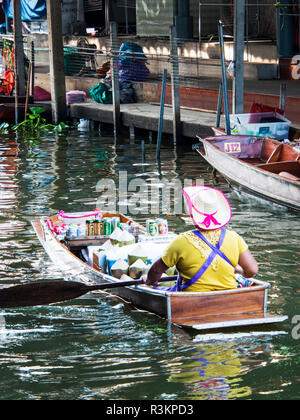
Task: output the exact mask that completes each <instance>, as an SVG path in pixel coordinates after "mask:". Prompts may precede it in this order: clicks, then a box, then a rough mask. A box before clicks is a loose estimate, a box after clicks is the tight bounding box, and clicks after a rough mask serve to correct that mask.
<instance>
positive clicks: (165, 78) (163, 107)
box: [156, 69, 167, 160]
mask: <svg viewBox="0 0 300 420" xmlns="http://www.w3.org/2000/svg"><path fill="white" fill-rule="evenodd" d="M166 84H167V69H164V72H163V80H162V88H161V100H160V118H159V126H158V134H157V147H156V160H159V158H160V147H161V140H162V129H163V123H164V110H165V97H166Z"/></svg>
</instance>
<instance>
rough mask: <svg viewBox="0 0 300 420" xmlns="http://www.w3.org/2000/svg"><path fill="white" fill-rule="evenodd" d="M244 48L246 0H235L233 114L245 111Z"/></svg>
mask: <svg viewBox="0 0 300 420" xmlns="http://www.w3.org/2000/svg"><path fill="white" fill-rule="evenodd" d="M244 49H245V0H238V1H235V6H234V62H235V77H234V81H233V114H243V113H244V88H245V85H244Z"/></svg>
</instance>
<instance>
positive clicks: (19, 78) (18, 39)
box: [13, 0, 26, 124]
mask: <svg viewBox="0 0 300 420" xmlns="http://www.w3.org/2000/svg"><path fill="white" fill-rule="evenodd" d="M13 13H14V43H15V123H16V124H18V122H19V96H25V84H26V83H25V67H24V45H23V35H22V19H21V3H20V1H19V0H13Z"/></svg>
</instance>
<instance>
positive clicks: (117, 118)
mask: <svg viewBox="0 0 300 420" xmlns="http://www.w3.org/2000/svg"><path fill="white" fill-rule="evenodd" d="M110 42H111V73H112V75H111V77H112V93H113V119H114V134H115V136H117V135H118V134H119V132H120V128H121V106H120V82H119V66H118V56H119V45H118V26H117V23H116V22H111V23H110Z"/></svg>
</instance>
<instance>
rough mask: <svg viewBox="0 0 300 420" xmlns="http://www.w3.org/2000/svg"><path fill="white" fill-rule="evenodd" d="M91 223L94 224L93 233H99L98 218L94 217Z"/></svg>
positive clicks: (96, 234)
mask: <svg viewBox="0 0 300 420" xmlns="http://www.w3.org/2000/svg"><path fill="white" fill-rule="evenodd" d="M93 225H94V235H95V236H98V235H99V220H97V219H95V220H94V221H93Z"/></svg>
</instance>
